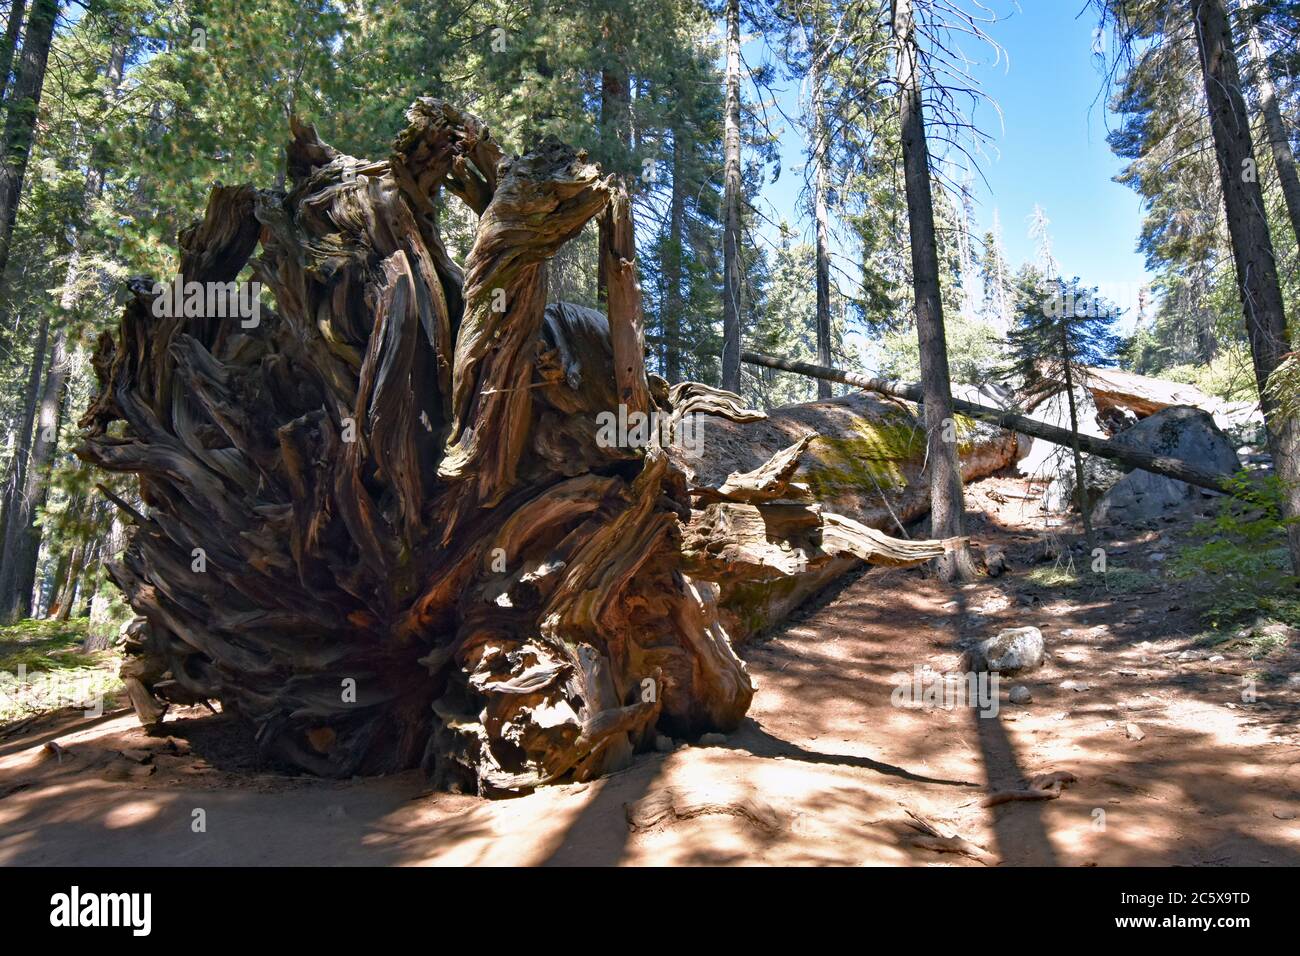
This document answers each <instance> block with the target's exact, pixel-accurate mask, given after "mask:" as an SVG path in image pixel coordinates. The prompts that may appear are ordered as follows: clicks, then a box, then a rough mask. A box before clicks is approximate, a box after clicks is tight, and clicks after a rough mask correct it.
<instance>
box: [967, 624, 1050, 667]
mask: <svg viewBox="0 0 1300 956" xmlns="http://www.w3.org/2000/svg"><path fill="white" fill-rule="evenodd" d="M1043 651H1044V643H1043V632H1042V631H1040V630H1039V629H1038V628H1036V627H1009V628H1007V629H1006V630H1003V631H999V632H998V634H997V636H996V637H990V638H989V639H988V640H985V641H981V642H980V643H979V644H977V645H976V646H975V647H973V648H971V649H970V650H969V651H967V652H966V653H965V654H964V655H963V656H962V664H961V667H962V670H965V671H974V672H981V671H997V672H998V673H1000V674H1008V675H1010V674H1023V673H1027V672H1029V671H1032V670H1037V669H1038V668H1039V667H1042V666H1043V656H1044V654H1043Z"/></svg>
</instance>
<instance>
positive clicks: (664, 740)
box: [655, 734, 674, 754]
mask: <svg viewBox="0 0 1300 956" xmlns="http://www.w3.org/2000/svg"><path fill="white" fill-rule="evenodd" d="M673 749H674V748H673V738H671V737H665V736H664V735H663V734H655V750H657V751H659V752H660V753H661V754H670V753H672V752H673Z"/></svg>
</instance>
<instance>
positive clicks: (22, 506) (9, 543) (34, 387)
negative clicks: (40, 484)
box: [0, 310, 50, 621]
mask: <svg viewBox="0 0 1300 956" xmlns="http://www.w3.org/2000/svg"><path fill="white" fill-rule="evenodd" d="M49 333H50V314H49V312H48V311H44V310H42V312H41V317H40V324H39V326H38V327H37V333H36V346H35V348H34V349H33V351H32V366H31V369H30V370H29V371H28V373H27V388H26V397H25V401H24V407H23V417H22V421H21V422H20V423H19V426H18V440H17V442H16V443H15V447H14V457H13V467H12V469H11V472H10V478H11V484H10V485H9V486H8V499H7V501H6V504H5V514H4V519H5V520H4V554H5V555H6V556H10V555H15V554H17V553H18V549H19V541H20V536H21V535H22V534H24V533H25V532H26V531H27V529H28V528H29V526H30V524H31V500H30V499H29V498H28V497H27V492H28V472H29V469H30V467H31V458H32V439H33V437H34V436H33V434H32V427H33V425H35V423H36V410H37V408H38V407H39V404H40V397H41V373H42V372H43V371H44V369H45V352H46V348H47V347H48V344H49ZM17 572H18V563H17V562H16V561H14V560H11V559H9V558H8V557H6V560H4V561H0V621H8V620H9V619H10V617H9V615H10V614H11V612H12V609H13V607H14V606H15V605H16V604H17V593H18V589H17V586H16V582H17V579H18V573H17Z"/></svg>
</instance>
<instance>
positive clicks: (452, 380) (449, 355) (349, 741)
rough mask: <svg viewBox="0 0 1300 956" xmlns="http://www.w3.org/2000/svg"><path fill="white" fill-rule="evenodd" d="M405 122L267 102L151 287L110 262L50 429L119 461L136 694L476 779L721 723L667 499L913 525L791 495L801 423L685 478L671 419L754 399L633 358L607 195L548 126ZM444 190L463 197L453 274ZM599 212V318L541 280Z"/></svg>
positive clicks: (284, 742)
mask: <svg viewBox="0 0 1300 956" xmlns="http://www.w3.org/2000/svg"><path fill="white" fill-rule="evenodd" d="M407 119H408V122H409V126H408V127H407V128H406V129H405V130H404V131H403V132H402V133H401V135H400V136H399V137H398V138H397V140H396V142H395V145H394V149H393V153H392V155H391V156H390V157H389V158H388V159H387V160H384V161H377V162H372V161H366V160H361V159H357V158H354V157H352V156H347V155H344V154H342V153H340V152H338V151H337V150H335V149H333V148H332V147H330V146H329V145H327V144H325V143H324V142H322V141H321V140H320V139H319V138H318V137H317V135H316V132H315V131H314V130H313V129H312V128H311V127H310V126H306V125H301V124H297V123H295V124H294V126H293V139H292V141H291V143H290V144H289V147H288V150H287V158H288V176H289V183H290V188H289V189H288V191H287V192H277V191H268V190H261V189H255V188H253V187H251V186H234V187H224V186H218V187H217V188H215V189H214V190H213V192H212V194H211V197H210V199H209V202H208V207H207V211H206V215H205V217H204V218H203V220H202V221H201V222H199V223H197V224H196V225H194V226H193V227H191V228H190V229H188V230H186V231H185V232H184V233H182V235H181V236H180V241H179V245H180V262H179V269H178V272H179V275H178V276H177V278H176V280H175V282H174V283H170V284H165V285H158V284H155V283H152V282H148V281H145V280H134V281H133V282H132V283H131V284H130V293H131V295H130V300H129V302H128V304H127V306H126V308H125V312H124V314H123V317H122V321H121V327H120V329H119V331H118V334H117V335H116V337H114V336H111V335H108V334H105V335H104V336H103V337H102V338H101V341H100V343H99V349H98V351H97V354H96V357H95V370H96V373H97V375H98V378H99V383H100V390H99V393H98V395H97V396H96V397H95V398H94V400H93V401H92V403H91V405H90V407H89V409H88V410H87V412H86V414H85V416H84V418H83V420H82V423H81V424H82V427H83V430H84V442H83V444H82V446H81V447H80V448H79V449H78V453H79V454H80V455H81V456H82V457H83V458H85V459H86V460H87V461H90V462H93V463H95V464H96V465H98V466H100V467H102V468H105V469H108V470H111V471H118V472H131V473H134V474H136V475H138V477H139V489H140V497H141V500H142V501H143V502H144V508H143V509H140V510H135V509H132V508H131V506H130V505H129V504H128V503H126V502H124V501H118V504H119V506H121V507H122V508H123V509H124V511H125V512H126V514H127V516H128V518H129V520H130V521H131V523H132V525H133V527H132V529H131V532H130V537H129V543H128V545H127V547H126V549H125V551H124V554H123V558H122V560H121V562H120V564H118V565H116V566H114V567H113V568H112V569H111V573H112V575H113V578H114V580H115V581H116V582H117V584H118V585H119V586H120V587H121V588H122V590H123V592H124V593H125V594H126V596H127V599H128V601H129V602H130V604H131V605H132V607H133V608H134V609H135V610H136V612H137V613H138V614H139V615H140V619H138V620H137V622H136V624H135V625H134V626H133V627H132V628H131V631H130V640H129V642H128V647H127V650H128V655H129V656H128V660H127V662H126V664H125V665H124V668H123V675H124V678H125V682H126V685H127V689H128V692H129V694H130V696H131V699H132V702H133V704H134V706H135V708H136V710H137V712H138V713H139V714H140V716H141V718H142V719H143V720H145V721H146V722H150V721H156V720H158V719H160V717H161V715H162V714H163V712H164V711H165V709H166V707H167V706H168V705H169V704H171V703H192V702H197V701H203V700H218V701H220V702H221V703H222V705H223V707H224V708H225V709H226V710H228V711H231V712H235V713H238V714H239V715H242V716H243V717H244V718H246V719H247V720H249V721H251V722H252V724H253V725H254V726H255V727H256V728H257V735H258V740H259V742H260V744H261V746H262V747H263V748H264V750H265V751H266V752H267V753H268V754H270V755H273V756H275V757H277V758H278V759H281V760H285V761H288V762H290V763H292V764H294V765H296V766H298V767H301V768H304V769H306V770H309V771H311V772H314V773H319V774H324V775H332V776H345V775H352V774H358V773H363V774H364V773H379V772H389V771H396V770H401V769H405V768H409V767H413V766H417V765H423V766H425V767H427V768H429V769H430V771H431V772H432V773H433V774H434V776H435V779H436V780H437V781H438V782H440V783H443V784H445V785H461V786H468V787H472V788H474V789H476V790H477V791H478V792H481V793H485V794H501V793H508V792H520V791H525V790H527V789H529V788H532V787H535V786H537V785H540V784H544V783H548V782H553V781H559V780H581V779H588V778H591V777H593V776H596V775H598V774H601V773H603V772H606V771H609V770H611V769H616V768H618V767H620V766H622V765H624V764H625V763H626V762H627V761H628V759H629V758H630V755H631V754H632V753H633V752H634V751H635V750H636V749H638V748H641V747H644V746H647V745H649V744H650V743H651V742H652V740H653V736H654V734H656V733H666V734H672V735H680V736H691V735H696V734H699V733H702V732H705V731H727V730H729V729H732V728H734V727H735V726H736V725H737V724H738V722H739V721H740V719H741V718H742V716H743V715H744V713H745V711H746V709H747V707H748V706H749V703H750V699H751V697H752V695H753V687H752V685H751V683H750V680H749V676H748V674H747V673H746V670H745V667H744V665H743V663H742V662H741V661H740V659H739V658H738V657H737V656H736V654H735V652H734V651H733V649H732V646H731V642H730V639H729V635H728V633H727V631H726V628H725V627H724V625H723V623H722V618H721V617H720V615H719V611H718V608H717V604H716V598H717V593H718V588H717V585H716V582H717V581H719V580H721V579H723V578H725V576H726V575H727V574H728V573H729V569H733V570H734V567H735V563H734V558H730V559H728V558H723V557H719V556H716V555H714V554H713V549H711V548H710V546H709V542H708V540H707V534H706V535H705V538H704V539H701V533H702V532H699V531H693V532H692V536H691V542H690V546H689V548H687V547H686V546H685V545H684V543H683V537H684V531H683V529H684V527H685V526H686V524H687V523H688V522H690V521H691V519H692V515H693V514H695V513H698V509H701V508H707V507H710V506H712V507H713V508H714V511H715V512H716V511H717V508H718V506H719V505H720V504H725V503H731V504H734V505H737V506H749V505H752V506H755V507H758V506H760V505H761V506H762V507H765V508H771V507H775V506H781V507H782V509H783V515H784V517H785V523H786V526H788V527H789V528H791V529H792V531H791V534H796V533H797V535H798V543H797V545H787V547H796V546H797V547H802V548H811V549H814V550H817V551H818V553H823V552H824V553H827V554H836V555H842V554H851V555H855V556H857V557H858V558H865V559H867V560H878V561H884V562H887V563H895V564H897V563H904V564H906V563H919V562H922V561H927V560H932V559H933V558H935V557H937V556H938V555H940V554H942V553H943V545H942V543H940V542H926V541H899V540H896V539H893V538H890V537H888V536H886V535H884V534H882V533H880V532H878V531H875V530H873V529H871V528H867V527H865V526H863V525H862V524H860V523H857V522H855V521H853V520H851V519H848V518H842V517H838V516H834V515H828V514H827V513H825V512H824V511H823V510H822V509H820V508H819V507H817V506H816V504H815V503H814V502H813V501H812V500H811V499H812V496H811V494H810V492H809V490H808V488H807V487H805V486H802V485H800V484H799V483H798V482H795V481H793V480H792V476H793V474H794V471H795V468H796V467H797V465H798V461H799V459H800V457H801V455H802V454H803V452H804V450H805V449H806V448H807V446H808V444H809V442H808V441H805V440H801V441H799V442H796V443H794V444H793V445H792V446H791V447H790V448H788V449H785V450H783V451H782V452H780V453H779V454H777V455H776V456H775V457H773V458H772V460H771V461H769V462H767V463H766V464H764V465H762V466H761V467H758V468H755V469H750V470H748V471H738V472H737V473H735V474H732V475H729V476H727V478H726V480H724V481H719V482H715V483H714V484H712V485H708V486H701V485H700V484H699V483H698V482H694V483H693V482H692V481H690V480H688V474H689V472H688V470H687V469H686V468H685V467H684V465H683V461H682V454H683V452H682V448H681V445H682V442H681V438H682V435H683V433H684V432H685V431H686V430H688V429H691V428H697V427H700V423H701V422H703V423H704V426H703V427H704V431H703V438H704V440H706V441H707V422H708V421H709V420H712V421H722V420H723V419H730V420H740V421H743V420H753V419H759V418H762V415H761V414H760V413H758V412H754V411H750V410H747V409H745V408H743V407H742V406H741V404H740V402H739V400H738V399H737V397H736V396H734V395H731V394H729V393H726V392H720V391H717V390H715V389H711V388H708V387H706V386H703V385H698V384H694V383H681V384H676V385H673V386H671V387H669V385H668V383H666V382H664V381H663V380H662V379H659V378H657V377H655V376H652V375H647V373H646V369H645V365H644V361H643V345H642V336H641V325H640V323H641V303H640V289H639V286H638V282H637V275H636V269H635V266H634V264H633V260H634V255H633V249H632V235H633V234H632V226H631V222H630V219H629V213H628V203H627V197H626V194H625V193H624V191H623V190H622V188H621V187H620V186H619V185H618V184H617V183H616V182H615V181H613V180H612V179H607V178H602V177H601V175H600V173H599V170H598V169H597V168H596V167H595V166H594V165H592V164H590V163H588V162H586V160H585V155H584V154H583V153H580V152H575V151H574V150H572V149H570V148H569V147H567V146H564V145H562V144H560V143H558V142H556V141H554V140H546V141H544V142H542V143H541V144H540V145H538V146H537V147H536V148H535V149H533V150H532V151H530V152H528V153H527V154H526V155H524V156H522V157H510V158H507V157H504V156H503V155H502V153H501V151H500V149H499V148H498V146H497V145H496V143H495V142H494V141H493V139H492V137H491V136H490V134H489V132H488V130H487V129H485V128H484V126H483V125H482V124H481V123H480V122H479V121H478V120H476V119H475V118H474V117H472V116H469V115H468V114H465V113H462V112H460V111H459V110H457V109H456V108H454V107H452V106H450V105H448V104H446V103H442V102H439V101H435V100H431V99H421V100H419V101H417V102H416V103H415V104H414V105H413V106H412V107H411V109H410V110H409V111H408V113H407ZM444 194H451V196H454V197H457V198H458V199H459V200H460V201H462V202H464V203H466V204H467V205H468V206H469V208H470V209H471V210H472V211H473V212H474V213H475V214H476V215H477V216H478V217H479V218H478V229H477V234H476V237H475V240H474V243H473V246H472V249H471V251H470V252H469V255H468V257H467V259H466V261H465V262H464V265H463V267H462V266H461V265H458V264H457V263H456V262H454V261H453V260H452V258H451V256H450V255H449V254H448V252H447V249H446V248H445V246H444V244H443V242H442V239H441V237H440V234H439V229H438V213H439V210H440V208H442V206H443V204H444V202H446V201H447V199H446V196H445V195H444ZM602 215H603V216H606V217H608V218H607V223H606V229H604V230H603V232H604V234H605V235H606V236H607V237H608V239H607V241H606V242H604V243H602V248H601V255H602V257H604V259H605V261H604V272H605V274H606V276H607V278H608V283H609V292H608V307H609V313H608V317H606V315H604V314H601V313H597V312H593V311H591V310H587V309H582V308H576V307H573V306H568V305H563V304H550V305H548V304H547V301H546V262H547V259H548V258H550V257H551V256H553V255H554V254H555V253H556V251H557V250H558V249H559V248H560V247H561V246H562V245H563V244H564V243H565V242H566V241H568V240H570V239H571V238H573V237H574V236H575V235H576V234H577V233H578V232H579V231H580V230H581V229H582V228H583V227H584V225H585V224H586V223H587V222H589V221H590V220H591V219H593V218H594V217H597V216H602ZM245 270H248V271H247V272H246V271H245ZM248 274H251V276H252V277H253V279H254V280H255V281H256V282H257V283H260V284H261V286H262V287H264V288H265V290H266V291H267V292H268V293H269V296H270V298H273V300H274V308H271V307H269V306H268V305H266V304H262V303H260V301H258V300H253V301H250V297H249V296H247V295H246V294H245V291H244V289H245V287H244V286H243V285H241V284H240V283H239V281H238V280H240V279H241V277H242V276H245V275H248ZM191 283H198V284H199V286H198V287H197V288H200V289H202V290H204V293H205V294H204V295H201V296H198V297H197V300H196V299H195V298H192V297H189V296H186V295H182V294H181V292H182V291H183V290H184V289H187V288H191V285H190V284H191ZM249 306H252V311H253V313H254V314H253V315H252V316H250V315H249ZM611 416H612V420H613V424H612V423H611ZM615 425H616V426H617V427H614V426H615ZM625 426H626V427H625ZM106 493H107V492H106ZM745 534H750V535H755V536H758V537H759V538H760V539H761V540H762V544H763V546H764V547H768V546H771V545H772V544H773V538H772V534H773V532H768V531H765V530H764V528H763V527H762V523H761V522H760V523H758V524H757V525H756V526H755V527H752V528H750V529H748V530H747V531H746V530H743V529H738V528H735V527H732V528H730V529H729V530H728V531H727V544H728V548H729V549H730V551H731V552H733V553H734V551H735V548H736V547H738V546H740V544H742V543H743V542H739V541H738V538H737V536H741V537H743V536H744V535H745ZM777 544H779V542H777Z"/></svg>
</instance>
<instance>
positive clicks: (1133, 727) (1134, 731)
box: [1124, 724, 1146, 740]
mask: <svg viewBox="0 0 1300 956" xmlns="http://www.w3.org/2000/svg"><path fill="white" fill-rule="evenodd" d="M1124 731H1125V733H1127V734H1128V739H1129V740H1141V739H1142V738H1143V737H1145V736H1146V734H1144V733H1143V732H1142V728H1141V727H1139V726H1138V725H1137V724H1129V725H1128V726H1127V727H1125V728H1124Z"/></svg>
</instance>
